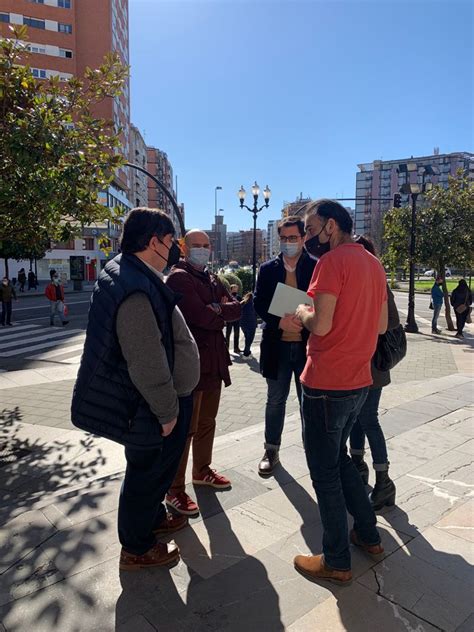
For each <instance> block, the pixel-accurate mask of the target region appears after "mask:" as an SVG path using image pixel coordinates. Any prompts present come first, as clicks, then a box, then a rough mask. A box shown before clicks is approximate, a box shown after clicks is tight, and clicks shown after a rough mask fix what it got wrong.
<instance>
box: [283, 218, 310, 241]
mask: <svg viewBox="0 0 474 632" xmlns="http://www.w3.org/2000/svg"><path fill="white" fill-rule="evenodd" d="M289 226H296V227H297V228H298V231H299V233H300V235H301V237H304V234H305V232H304V221H303V220H302V219H301V217H299V215H290V216H289V217H285V219H282V220H281V221H280V222H278V228H277V230H278V234H280V232H281V229H282V228H287V227H289Z"/></svg>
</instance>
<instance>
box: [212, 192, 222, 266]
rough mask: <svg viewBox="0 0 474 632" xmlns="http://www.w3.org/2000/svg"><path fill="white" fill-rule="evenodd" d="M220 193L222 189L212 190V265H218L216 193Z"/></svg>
mask: <svg viewBox="0 0 474 632" xmlns="http://www.w3.org/2000/svg"><path fill="white" fill-rule="evenodd" d="M218 191H222V187H215V188H214V263H215V264H216V263H217V265H219V261H218V248H217V240H218V232H217V192H218ZM214 272H215V270H214Z"/></svg>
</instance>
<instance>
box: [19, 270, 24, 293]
mask: <svg viewBox="0 0 474 632" xmlns="http://www.w3.org/2000/svg"><path fill="white" fill-rule="evenodd" d="M18 283H19V284H20V292H24V291H25V283H26V273H25V268H20V269H19V270H18Z"/></svg>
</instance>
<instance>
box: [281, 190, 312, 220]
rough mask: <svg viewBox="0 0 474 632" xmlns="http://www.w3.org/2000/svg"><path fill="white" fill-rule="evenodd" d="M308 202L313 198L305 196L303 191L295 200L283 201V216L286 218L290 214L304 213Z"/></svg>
mask: <svg viewBox="0 0 474 632" xmlns="http://www.w3.org/2000/svg"><path fill="white" fill-rule="evenodd" d="M308 202H311V198H308V197H306V198H304V197H303V194H302V193H300V196H299V198H296V200H295V201H294V202H283V208H282V211H281V216H282V218H283V219H284V218H285V217H289V216H290V215H303V213H304V210H305V207H306V204H307V203H308Z"/></svg>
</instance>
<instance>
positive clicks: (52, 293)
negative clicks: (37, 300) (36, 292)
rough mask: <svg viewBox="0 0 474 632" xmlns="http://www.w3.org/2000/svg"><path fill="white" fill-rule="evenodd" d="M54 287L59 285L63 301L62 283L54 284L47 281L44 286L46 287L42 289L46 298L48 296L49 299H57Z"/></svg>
mask: <svg viewBox="0 0 474 632" xmlns="http://www.w3.org/2000/svg"><path fill="white" fill-rule="evenodd" d="M56 287H59V289H60V291H61V300H62V301H64V288H63V286H62V285H59V286H56V285H54V283H49V284H48V285H47V286H46V289H45V291H44V293H45V294H46V298H48V299H49V300H50V301H57V300H58V299H57V297H56Z"/></svg>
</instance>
